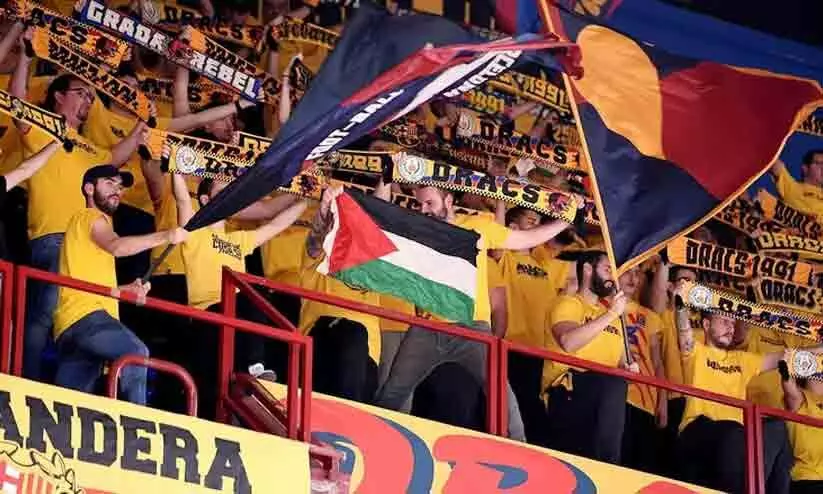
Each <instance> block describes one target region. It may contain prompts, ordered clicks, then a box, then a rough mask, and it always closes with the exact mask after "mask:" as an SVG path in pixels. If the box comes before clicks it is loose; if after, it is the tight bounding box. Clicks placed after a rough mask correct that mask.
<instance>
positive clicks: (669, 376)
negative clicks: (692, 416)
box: [660, 309, 706, 400]
mask: <svg viewBox="0 0 823 494" xmlns="http://www.w3.org/2000/svg"><path fill="white" fill-rule="evenodd" d="M660 322H661V330H662V333H661V340H660V344H661V348H660V351H661V353H662V354H663V369H664V370H665V372H666V380H667V381H669V382H670V383H673V384H684V382H683V359H682V358H681V357H680V346H679V343H678V342H677V339H678V338H677V326H675V322H674V311H672V309H666V311H665V312H663V313H662V314H660ZM691 325H692V331H693V333H694V339H695V341H700V342H701V343H704V342H705V339H706V335H705V333H704V332H703V329H702V326H701V325H700V314H699V313H697V312H692V313H691ZM668 396H669V399H670V400H672V399H674V398H680V397H682V396H683V395H682V394H680V393H675V392H669V395H668Z"/></svg>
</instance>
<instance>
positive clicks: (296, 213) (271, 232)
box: [254, 196, 308, 247]
mask: <svg viewBox="0 0 823 494" xmlns="http://www.w3.org/2000/svg"><path fill="white" fill-rule="evenodd" d="M307 206H308V202H307V201H306V200H305V199H303V200H297V196H294V197H293V203H292V204H291V205H290V206H289V207H287V208H286V209H284V210H283V211H281V212H280V213H279V214H278V215H277V216H275V217H274V218H272V219H271V221H269V222H268V223H266V224H265V225H263V226H261V227H259V228H258V229H257V230H255V231H254V246H255V247H259V246H260V245H262V244H264V243H266V242H268V241H269V239H271V238H272V237H274V236H275V235H277V234H278V233H280V232H282V231H283V230H285V229H286V228H288V227H290V226H291V225H293V224H294V222H295V221H297V220H298V219H299V218H300V215H302V214H303V211H305V210H306V207H307Z"/></svg>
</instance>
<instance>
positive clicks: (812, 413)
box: [786, 390, 823, 480]
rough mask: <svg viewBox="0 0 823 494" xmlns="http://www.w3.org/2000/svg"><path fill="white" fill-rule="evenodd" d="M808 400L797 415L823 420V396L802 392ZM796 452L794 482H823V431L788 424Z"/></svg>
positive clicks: (806, 391)
mask: <svg viewBox="0 0 823 494" xmlns="http://www.w3.org/2000/svg"><path fill="white" fill-rule="evenodd" d="M802 391H803V396H804V397H805V398H806V399H805V400H804V401H803V404H802V405H801V406H800V409H798V410H797V413H799V414H801V415H808V416H809V417H813V418H816V419H823V396H819V395H816V394H814V393H812V392H811V391H809V390H802ZM786 426H787V427H788V429H789V442H791V444H792V450H793V451H794V467H792V480H823V429H820V428H818V427H809V426H807V425H803V424H798V423H796V422H786Z"/></svg>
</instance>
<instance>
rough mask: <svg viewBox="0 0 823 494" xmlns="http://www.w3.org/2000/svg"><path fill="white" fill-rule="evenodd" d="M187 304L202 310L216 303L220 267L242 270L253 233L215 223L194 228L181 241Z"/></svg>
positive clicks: (219, 286) (217, 299) (220, 274)
mask: <svg viewBox="0 0 823 494" xmlns="http://www.w3.org/2000/svg"><path fill="white" fill-rule="evenodd" d="M182 246H183V248H182V251H183V265H184V266H185V268H186V288H187V291H188V294H189V305H192V306H194V307H197V308H198V309H205V308H207V307H209V306H210V305H213V304H216V303H218V302H220V295H221V284H220V283H221V280H222V277H223V274H222V271H223V266H228V267H229V268H230V269H232V270H234V271H239V272H241V273H245V272H246V256H247V255H249V254H251V252H252V251H253V250H254V247H255V233H254V232H251V231H234V232H231V233H226V230H225V228H222V227H217V226H215V225H212V226H207V227H206V228H201V229H200V230H196V231H194V232H192V233H191V234H190V235H189V238H188V239H186V241H185V242H183V244H182Z"/></svg>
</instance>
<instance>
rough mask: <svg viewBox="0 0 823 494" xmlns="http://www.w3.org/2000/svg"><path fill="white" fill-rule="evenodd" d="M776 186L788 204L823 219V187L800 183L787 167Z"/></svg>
mask: <svg viewBox="0 0 823 494" xmlns="http://www.w3.org/2000/svg"><path fill="white" fill-rule="evenodd" d="M776 185H777V193H778V194H780V197H782V198H783V201H785V203H786V204H788V205H789V206H791V207H793V208H795V209H797V210H798V211H802V212H804V213H806V214H811V215H813V216H814V217H816V218H821V217H823V187H819V186H817V185H809V184H805V183H803V182H798V181H797V180H795V179H794V177H792V176H791V174H790V173H789V171H788V170H787V169H786V167H785V166H784V167H783V168H782V169H781V171H780V173H778V175H777V180H776Z"/></svg>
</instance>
